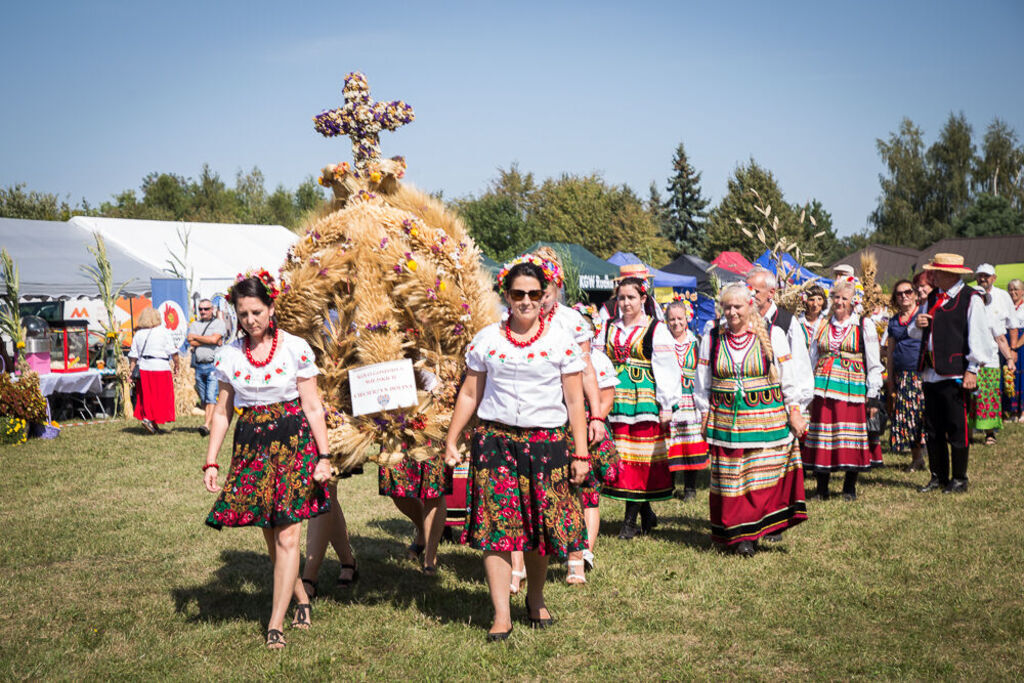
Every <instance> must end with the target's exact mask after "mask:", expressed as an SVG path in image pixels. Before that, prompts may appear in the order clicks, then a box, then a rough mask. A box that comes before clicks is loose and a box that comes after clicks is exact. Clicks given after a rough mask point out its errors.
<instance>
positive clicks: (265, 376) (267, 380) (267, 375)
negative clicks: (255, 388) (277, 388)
mask: <svg viewBox="0 0 1024 683" xmlns="http://www.w3.org/2000/svg"><path fill="white" fill-rule="evenodd" d="M263 381H264V382H269V381H270V373H269V372H268V373H267V374H266V375H264V376H263Z"/></svg>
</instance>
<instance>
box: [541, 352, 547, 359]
mask: <svg viewBox="0 0 1024 683" xmlns="http://www.w3.org/2000/svg"><path fill="white" fill-rule="evenodd" d="M540 357H541V358H547V357H548V352H547V351H541V352H540Z"/></svg>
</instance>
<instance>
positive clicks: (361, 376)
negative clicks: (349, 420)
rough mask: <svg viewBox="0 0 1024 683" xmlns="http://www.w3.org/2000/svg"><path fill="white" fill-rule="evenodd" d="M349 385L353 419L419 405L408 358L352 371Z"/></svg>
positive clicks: (349, 374)
mask: <svg viewBox="0 0 1024 683" xmlns="http://www.w3.org/2000/svg"><path fill="white" fill-rule="evenodd" d="M348 382H349V387H350V388H351V392H352V415H353V416H356V415H370V414H372V413H380V412H383V411H385V410H395V409H398V408H410V407H412V406H415V405H416V403H417V402H418V401H417V398H416V375H415V373H414V372H413V369H412V360H410V359H408V358H403V359H401V360H393V361H388V362H386V363H373V364H372V365H364V366H362V367H359V368H352V369H350V370H349V372H348Z"/></svg>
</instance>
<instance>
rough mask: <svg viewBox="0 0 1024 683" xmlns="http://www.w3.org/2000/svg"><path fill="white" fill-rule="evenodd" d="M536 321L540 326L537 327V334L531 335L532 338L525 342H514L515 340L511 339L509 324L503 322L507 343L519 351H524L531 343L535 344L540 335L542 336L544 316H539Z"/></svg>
mask: <svg viewBox="0 0 1024 683" xmlns="http://www.w3.org/2000/svg"><path fill="white" fill-rule="evenodd" d="M537 319H538V320H539V321H540V326H538V327H537V334H535V335H533V336H532V337H530V338H529V339H527V340H526V341H516V340H515V339H513V338H512V328H511V327H509V324H508V322H507V321H506V322H505V339H508V343H509V344H511V345H512V346H515V347H516V348H519V349H525V348H526V347H527V346H529V345H530V344H532V343H533V342H535V341H537V340H538V339H540V336H541V335H542V334H544V316H540V317H538V318H537Z"/></svg>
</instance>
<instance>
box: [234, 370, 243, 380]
mask: <svg viewBox="0 0 1024 683" xmlns="http://www.w3.org/2000/svg"><path fill="white" fill-rule="evenodd" d="M241 376H242V371H241V370H235V377H236V378H238V377H241Z"/></svg>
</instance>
